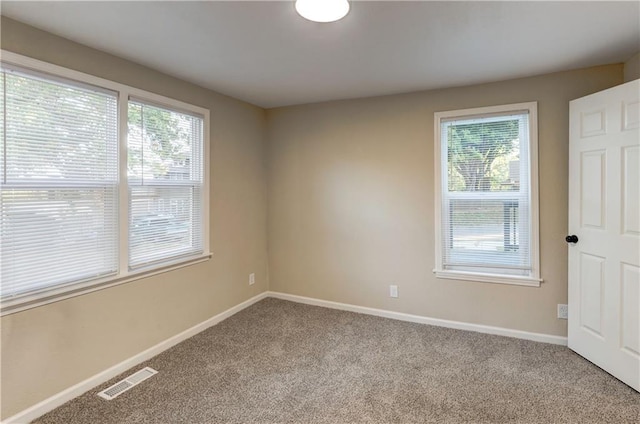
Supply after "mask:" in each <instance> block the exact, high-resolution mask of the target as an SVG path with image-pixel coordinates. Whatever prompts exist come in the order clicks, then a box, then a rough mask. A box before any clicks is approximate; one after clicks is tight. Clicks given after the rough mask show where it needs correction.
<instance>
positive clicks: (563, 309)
mask: <svg viewBox="0 0 640 424" xmlns="http://www.w3.org/2000/svg"><path fill="white" fill-rule="evenodd" d="M558 318H560V319H567V318H569V306H568V305H564V304H562V303H558Z"/></svg>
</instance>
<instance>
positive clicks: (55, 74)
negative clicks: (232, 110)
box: [0, 51, 210, 314]
mask: <svg viewBox="0 0 640 424" xmlns="http://www.w3.org/2000/svg"><path fill="white" fill-rule="evenodd" d="M2 53H3V57H2V67H1V70H0V97H1V102H0V118H1V119H0V143H1V144H0V183H1V184H0V235H1V237H2V238H1V241H0V300H1V303H0V306H1V311H2V314H4V313H9V312H11V311H15V310H21V309H24V308H28V307H31V306H37V305H38V304H42V303H46V302H48V301H51V300H52V299H57V298H59V297H61V296H69V295H75V294H79V293H83V292H86V291H87V290H91V289H92V288H93V287H95V286H98V285H100V286H104V285H110V284H120V283H122V282H126V281H129V280H133V279H136V278H139V277H140V276H145V275H149V273H151V272H161V271H164V270H166V269H171V267H174V266H182V265H183V264H186V263H191V262H194V261H199V260H206V259H207V258H209V256H210V255H209V252H208V248H209V247H208V246H209V241H208V234H207V233H208V231H207V228H208V225H207V221H208V193H207V192H208V188H207V187H208V181H207V178H208V177H207V175H208V173H207V172H206V167H207V163H206V157H207V152H208V145H207V143H208V119H209V112H208V110H206V109H202V108H199V107H196V106H192V105H188V104H186V103H182V102H179V101H175V100H172V99H168V98H165V97H162V96H158V95H156V94H152V93H147V92H145V91H142V90H138V89H135V88H132V87H128V86H124V85H122V84H118V83H114V82H111V81H108V80H104V79H100V78H97V77H93V76H90V75H86V74H82V73H80V72H76V71H72V70H69V69H65V68H62V67H58V66H55V65H51V64H47V63H44V62H40V61H37V60H33V59H30V58H26V57H24V56H20V55H16V54H13V53H10V52H4V51H3V52H2Z"/></svg>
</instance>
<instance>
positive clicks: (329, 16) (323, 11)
mask: <svg viewBox="0 0 640 424" xmlns="http://www.w3.org/2000/svg"><path fill="white" fill-rule="evenodd" d="M296 11H297V12H298V14H299V15H300V16H302V17H303V18H305V19H308V20H310V21H313V22H335V21H337V20H340V19H342V18H344V17H345V16H347V13H349V1H348V0H296Z"/></svg>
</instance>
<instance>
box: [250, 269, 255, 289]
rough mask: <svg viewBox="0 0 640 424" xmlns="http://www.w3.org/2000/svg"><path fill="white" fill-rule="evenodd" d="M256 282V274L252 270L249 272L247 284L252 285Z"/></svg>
mask: <svg viewBox="0 0 640 424" xmlns="http://www.w3.org/2000/svg"><path fill="white" fill-rule="evenodd" d="M255 283H256V274H254V273H253V272H252V273H251V274H249V285H250V286H251V285H253V284H255Z"/></svg>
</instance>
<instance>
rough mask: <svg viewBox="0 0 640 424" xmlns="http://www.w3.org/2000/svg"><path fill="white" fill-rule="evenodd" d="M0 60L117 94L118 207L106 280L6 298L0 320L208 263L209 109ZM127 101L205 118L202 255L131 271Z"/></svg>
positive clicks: (28, 61) (69, 72)
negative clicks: (113, 263)
mask: <svg viewBox="0 0 640 424" xmlns="http://www.w3.org/2000/svg"><path fill="white" fill-rule="evenodd" d="M0 55H1V61H2V63H3V64H6V65H8V67H12V66H14V67H18V68H23V69H25V70H31V71H34V72H36V73H40V74H45V75H46V76H50V77H51V80H53V81H55V80H56V78H57V79H62V80H70V81H71V82H77V83H78V84H84V85H90V86H93V87H96V88H98V89H100V88H102V89H106V90H109V91H112V92H115V93H117V131H118V146H117V149H118V152H117V154H118V179H117V197H118V199H117V202H118V208H117V211H118V212H117V213H118V219H117V221H118V236H117V237H118V271H117V273H116V274H115V275H113V274H111V275H109V276H106V277H104V278H97V279H90V280H85V281H78V282H70V283H68V284H63V285H60V286H54V287H48V288H43V289H41V290H36V291H33V292H29V293H26V294H24V295H17V296H15V297H13V298H7V299H5V300H3V301H2V303H1V304H0V316H4V315H8V314H12V313H16V312H19V311H23V310H26V309H31V308H34V307H37V306H41V305H45V304H48V303H52V302H57V301H60V300H63V299H67V298H70V297H75V296H79V295H82V294H86V293H90V292H94V291H97V290H102V289H105V288H108V287H113V286H116V285H120V284H125V283H128V282H131V281H135V280H139V279H141V278H146V277H150V276H152V275H157V274H161V273H165V272H168V271H172V270H175V269H179V268H182V267H185V266H189V265H192V264H195V263H200V262H204V261H208V260H209V259H210V258H211V256H212V254H211V252H210V212H209V209H210V205H209V196H210V174H211V171H210V151H211V148H210V111H209V109H206V108H203V107H199V106H195V105H191V104H189V103H185V102H182V101H179V100H175V99H172V98H169V97H165V96H162V95H159V94H155V93H151V92H149V91H146V90H142V89H139V88H135V87H131V86H128V85H126V84H121V83H118V82H114V81H111V80H108V79H105V78H100V77H97V76H94V75H90V74H86V73H84V72H80V71H76V70H73V69H69V68H65V67H62V66H58V65H54V64H52V63H48V62H44V61H41V60H37V59H33V58H30V57H27V56H23V55H20V54H17V53H13V52H10V51H6V50H0ZM130 99H138V100H143V101H145V102H148V103H152V104H156V105H158V106H160V107H165V108H167V109H172V110H175V111H178V112H185V113H190V114H195V115H198V116H201V117H202V119H203V137H202V138H203V139H202V143H203V145H202V156H203V158H202V166H203V170H202V172H203V182H202V199H201V202H202V203H201V204H202V209H201V222H202V253H200V254H197V255H193V256H189V257H180V258H176V259H175V260H168V261H166V262H163V263H161V264H157V265H154V266H150V267H143V268H136V269H134V270H131V269H129V257H128V256H129V237H128V236H129V235H128V214H129V208H128V198H129V185H128V180H127V133H128V125H127V123H128V106H129V100H130Z"/></svg>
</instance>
